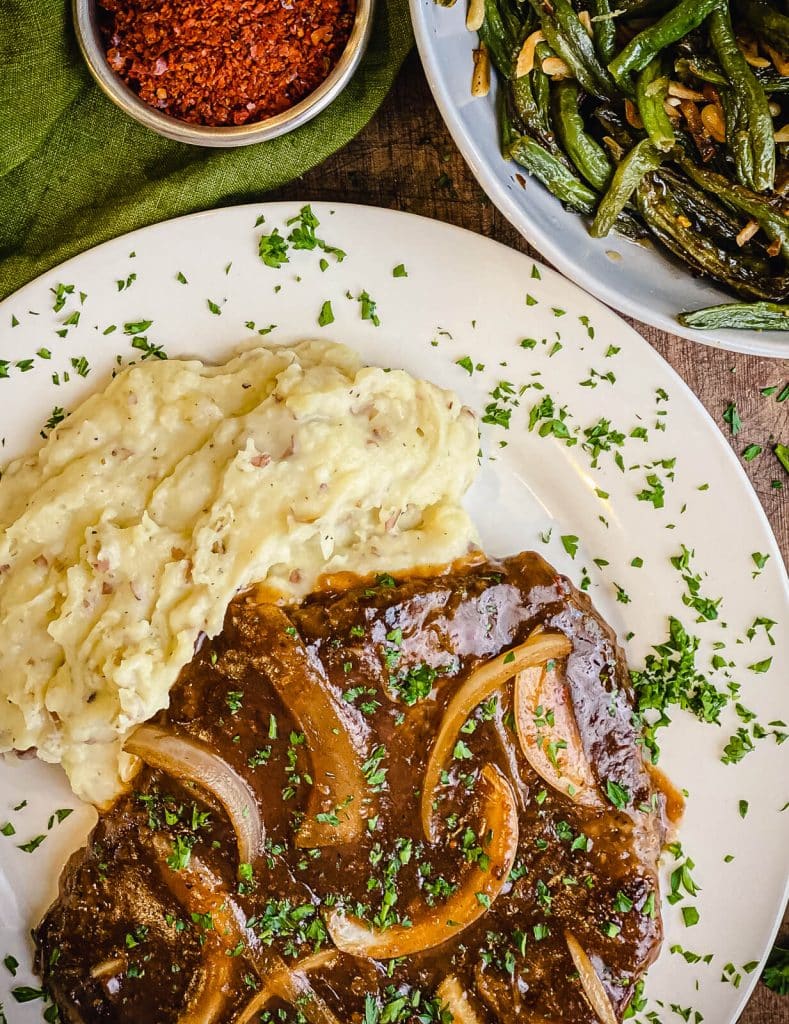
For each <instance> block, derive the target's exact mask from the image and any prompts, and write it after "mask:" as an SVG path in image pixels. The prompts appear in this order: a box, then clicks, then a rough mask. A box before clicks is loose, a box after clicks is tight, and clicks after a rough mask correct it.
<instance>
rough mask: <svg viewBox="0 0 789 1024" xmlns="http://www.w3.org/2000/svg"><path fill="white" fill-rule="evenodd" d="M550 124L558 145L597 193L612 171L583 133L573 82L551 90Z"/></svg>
mask: <svg viewBox="0 0 789 1024" xmlns="http://www.w3.org/2000/svg"><path fill="white" fill-rule="evenodd" d="M553 98H554V121H555V124H556V130H557V132H558V134H559V138H560V139H561V141H562V145H563V146H564V148H565V149H566V150H567V154H568V156H569V157H570V160H571V161H572V162H573V163H574V164H575V166H576V167H577V168H578V171H579V172H580V174H581V175H582V176H583V177H584V178H586V180H587V181H588V182H589V184H590V185H591V186H592V188H594V189H595V190H596V191H598V192H602V191H603V190H604V189H605V188H606V186H607V185H608V182H609V181H610V179H611V175H612V173H613V169H612V167H611V162H610V160H609V159H608V155H607V154H606V151H605V150H604V149H603V147H602V146H601V145H600V144H599V143H598V142H597V141H596V140H595V139H593V138H592V136H591V135H589V134H588V132H587V131H586V127H585V125H584V119H583V117H582V116H581V111H580V110H579V93H578V86H577V84H576V83H575V82H573V81H566V82H559V83H558V85H556V86H555V88H554V93H553Z"/></svg>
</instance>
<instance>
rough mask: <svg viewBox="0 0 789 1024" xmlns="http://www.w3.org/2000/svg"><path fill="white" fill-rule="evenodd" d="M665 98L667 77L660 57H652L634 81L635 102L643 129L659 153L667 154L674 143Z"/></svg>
mask: <svg viewBox="0 0 789 1024" xmlns="http://www.w3.org/2000/svg"><path fill="white" fill-rule="evenodd" d="M667 96H668V75H666V74H663V62H662V61H661V59H660V57H654V58H653V59H652V60H651V61H650V62H649V64H647V66H646V67H645V68H644V70H643V71H641V72H640V73H639V75H638V78H637V79H636V102H637V103H638V112H639V114H640V115H641V120H642V121H643V122H644V129H645V131H646V132H647V134H648V135H649V137H650V139H651V140H652V143H653V145H654V146H655V147H656V148H657V149H659V150H660V152H661V153H667V152H668V151H669V150H670V149H671V147H672V146H673V145H674V143H675V142H676V139H675V137H674V129H673V127H672V125H671V119H670V118H669V116H668V114H667V113H666V108H665V106H664V104H665V101H666V98H667Z"/></svg>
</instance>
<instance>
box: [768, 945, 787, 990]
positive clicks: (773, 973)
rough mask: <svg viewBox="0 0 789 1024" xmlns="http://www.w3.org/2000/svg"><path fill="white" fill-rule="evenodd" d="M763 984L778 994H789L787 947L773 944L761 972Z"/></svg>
mask: <svg viewBox="0 0 789 1024" xmlns="http://www.w3.org/2000/svg"><path fill="white" fill-rule="evenodd" d="M762 981H763V982H764V983H765V985H766V986H767V987H768V988H769V989H772V991H773V992H777V993H778V995H780V996H789V949H783V948H782V947H781V946H775V947H774V948H773V951H772V953H770V955H769V957H768V958H767V964H766V966H765V968H764V972H763V974H762Z"/></svg>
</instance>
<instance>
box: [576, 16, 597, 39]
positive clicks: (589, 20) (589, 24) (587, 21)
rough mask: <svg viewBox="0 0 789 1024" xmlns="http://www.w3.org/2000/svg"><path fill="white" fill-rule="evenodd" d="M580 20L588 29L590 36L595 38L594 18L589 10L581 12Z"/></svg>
mask: <svg viewBox="0 0 789 1024" xmlns="http://www.w3.org/2000/svg"><path fill="white" fill-rule="evenodd" d="M578 20H579V21H580V22H581V24H582V25H583V27H584V28H585V29H586V34H587V35H588V36H589V38H590V39H593V38H594V31H593V30H592V18H591V15H590V14H589V11H581V13H580V14H579V15H578Z"/></svg>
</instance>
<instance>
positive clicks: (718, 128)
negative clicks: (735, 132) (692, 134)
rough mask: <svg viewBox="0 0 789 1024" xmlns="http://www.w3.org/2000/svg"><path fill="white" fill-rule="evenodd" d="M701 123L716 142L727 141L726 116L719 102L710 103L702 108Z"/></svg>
mask: <svg viewBox="0 0 789 1024" xmlns="http://www.w3.org/2000/svg"><path fill="white" fill-rule="evenodd" d="M701 123H702V124H703V125H704V127H705V128H706V129H707V131H708V132H709V133H710V135H711V136H712V137H713V139H715V141H716V142H725V141H726V118H725V117H724V114H723V108H722V107H720V106H718V104H717V103H708V104H707V106H706V107H702V108H701Z"/></svg>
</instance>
